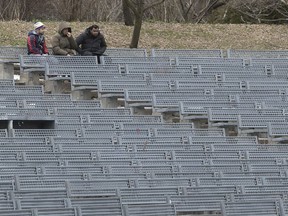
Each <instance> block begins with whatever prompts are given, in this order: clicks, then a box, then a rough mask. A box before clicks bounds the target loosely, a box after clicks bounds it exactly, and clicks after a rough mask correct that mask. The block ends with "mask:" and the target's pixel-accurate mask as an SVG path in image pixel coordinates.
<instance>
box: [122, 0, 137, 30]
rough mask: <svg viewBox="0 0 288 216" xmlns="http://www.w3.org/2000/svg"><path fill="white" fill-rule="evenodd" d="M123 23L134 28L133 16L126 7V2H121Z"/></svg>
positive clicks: (123, 0)
mask: <svg viewBox="0 0 288 216" xmlns="http://www.w3.org/2000/svg"><path fill="white" fill-rule="evenodd" d="M122 7H123V15H124V23H125V25H126V26H134V20H133V15H132V12H131V9H130V8H129V7H128V4H127V0H122Z"/></svg>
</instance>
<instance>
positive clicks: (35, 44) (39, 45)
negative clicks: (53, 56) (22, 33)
mask: <svg viewBox="0 0 288 216" xmlns="http://www.w3.org/2000/svg"><path fill="white" fill-rule="evenodd" d="M45 28H46V27H45V25H44V24H43V23H42V22H36V23H34V30H32V31H30V32H29V33H28V38H27V48H28V55H31V54H32V55H33V54H34V55H46V54H49V52H48V48H47V46H46V41H45V37H44V32H45Z"/></svg>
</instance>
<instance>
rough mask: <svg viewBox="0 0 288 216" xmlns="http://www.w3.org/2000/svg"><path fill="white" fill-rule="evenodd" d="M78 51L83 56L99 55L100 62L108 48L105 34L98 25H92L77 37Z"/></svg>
mask: <svg viewBox="0 0 288 216" xmlns="http://www.w3.org/2000/svg"><path fill="white" fill-rule="evenodd" d="M76 43H77V46H78V47H79V48H78V50H77V51H78V52H79V53H80V54H81V55H82V56H97V57H98V62H99V60H100V58H99V57H100V56H101V55H103V53H104V52H105V50H106V48H107V44H106V41H105V38H104V36H103V34H101V33H100V30H99V26H98V25H92V26H90V27H89V28H87V29H86V30H85V32H83V33H82V34H80V35H79V36H78V37H77V38H76Z"/></svg>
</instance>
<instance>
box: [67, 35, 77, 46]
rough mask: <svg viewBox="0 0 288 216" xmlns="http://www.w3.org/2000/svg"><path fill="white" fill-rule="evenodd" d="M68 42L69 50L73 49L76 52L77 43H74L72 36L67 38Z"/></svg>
mask: <svg viewBox="0 0 288 216" xmlns="http://www.w3.org/2000/svg"><path fill="white" fill-rule="evenodd" d="M68 40H69V43H70V48H71V49H74V50H77V49H78V46H77V43H76V41H75V39H74V38H73V36H72V35H71V36H70V37H68Z"/></svg>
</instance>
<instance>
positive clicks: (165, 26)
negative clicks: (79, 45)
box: [0, 21, 288, 50]
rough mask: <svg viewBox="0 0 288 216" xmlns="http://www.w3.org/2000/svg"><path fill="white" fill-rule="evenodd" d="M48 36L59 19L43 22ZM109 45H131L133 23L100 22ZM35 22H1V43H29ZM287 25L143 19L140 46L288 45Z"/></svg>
mask: <svg viewBox="0 0 288 216" xmlns="http://www.w3.org/2000/svg"><path fill="white" fill-rule="evenodd" d="M44 23H45V24H46V25H47V27H48V28H47V32H46V38H47V41H48V45H49V46H50V40H51V38H52V36H53V35H54V34H55V33H56V32H57V29H58V24H59V23H58V22H44ZM91 24H92V23H83V22H82V23H80V22H74V23H71V26H72V28H73V35H74V36H77V35H78V34H80V33H81V31H83V30H84V29H85V28H86V27H87V26H89V25H91ZM98 25H100V28H101V30H102V32H103V33H104V35H105V37H106V40H107V43H108V46H109V47H129V42H130V38H131V34H132V30H133V27H127V26H124V25H123V24H122V23H98ZM32 27H33V23H30V22H22V21H9V22H0V45H1V46H7V45H12V46H24V45H26V35H27V32H28V31H29V30H30V29H31V28H32ZM287 33H288V28H287V26H285V25H229V24H224V25H222V24H221V25H220V24H216V25H210V24H201V25H194V24H176V23H175V24H171V23H162V22H161V23H160V22H156V23H147V22H146V23H144V24H143V27H142V31H141V38H140V42H139V48H146V49H150V48H153V47H154V48H173V49H177V48H178V49H185V48H186V49H189V48H191V49H219V48H220V49H228V48H234V49H255V50H261V49H262V50H263V49H288V39H287V35H288V34H287Z"/></svg>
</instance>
